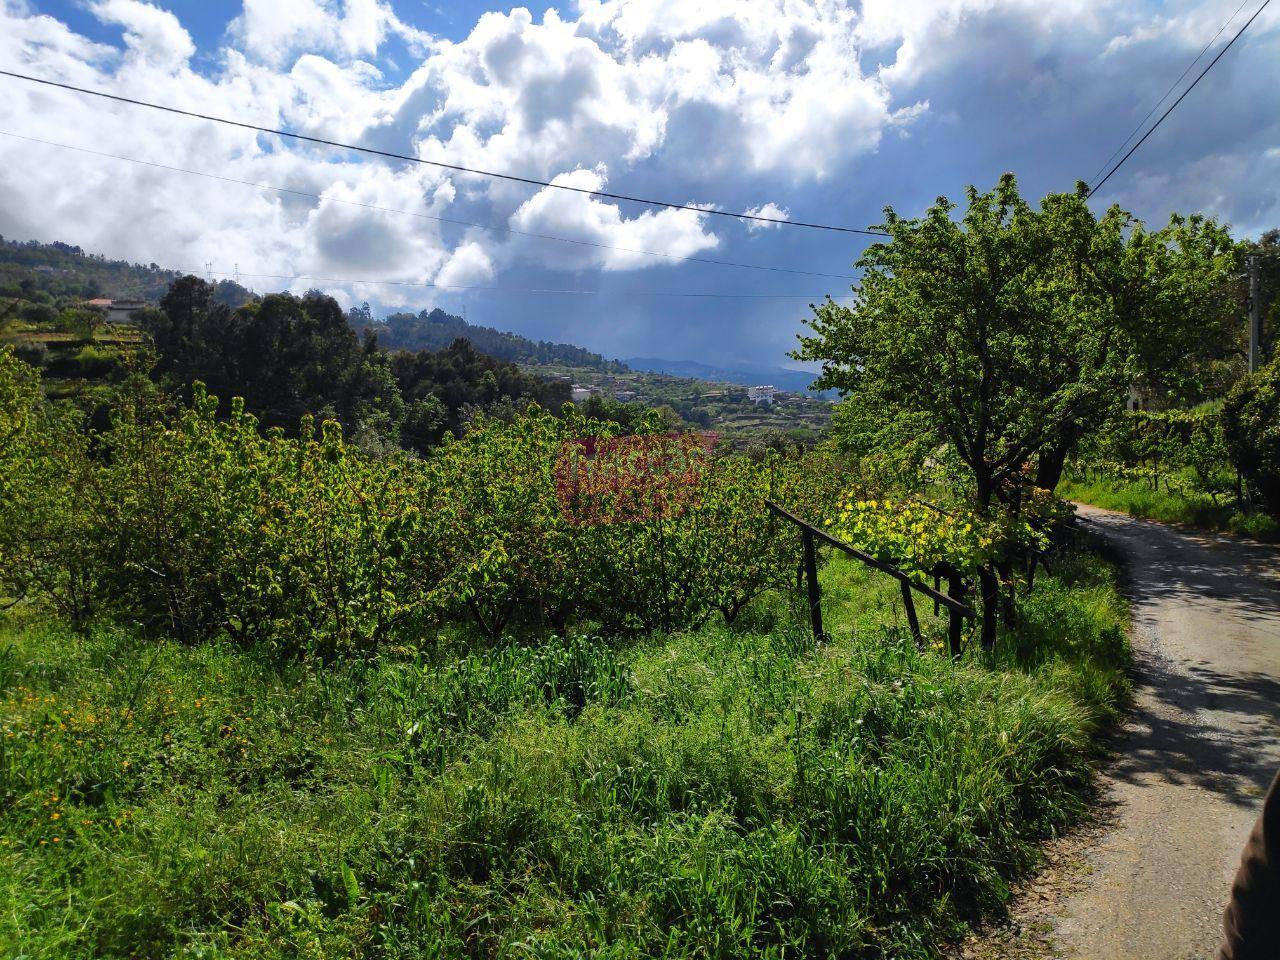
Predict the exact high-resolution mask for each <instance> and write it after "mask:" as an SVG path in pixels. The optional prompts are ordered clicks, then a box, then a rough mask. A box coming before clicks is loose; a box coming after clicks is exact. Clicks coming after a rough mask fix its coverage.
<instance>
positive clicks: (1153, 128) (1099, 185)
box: [1089, 0, 1271, 197]
mask: <svg viewBox="0 0 1280 960" xmlns="http://www.w3.org/2000/svg"><path fill="white" fill-rule="evenodd" d="M1270 2H1271V0H1262V6H1260V7H1258V9H1257V10H1255V11H1254V14H1253V16H1252V17H1250V18H1249V19H1248V20H1246V21H1245V24H1244V26H1243V27H1241V28H1240V29H1239V31H1238V32H1237V33H1236V35H1235V36H1234V37H1232V38H1231V40H1230V41H1228V43H1227V45H1226V46H1225V47H1223V48H1222V49H1221V50H1219V51H1218V55H1217V56H1216V57H1214V58H1213V59H1212V60H1210V61H1209V65H1208V66H1207V67H1205V68H1204V69H1203V70H1201V71H1200V75H1199V76H1198V77H1196V78H1195V80H1193V81H1192V82H1191V86H1189V87H1187V89H1185V90H1183V91H1182V94H1181V95H1180V96H1179V97H1178V99H1177V100H1175V101H1173V103H1172V104H1170V105H1169V109H1168V110H1166V111H1165V112H1164V113H1162V114H1161V115H1160V119H1159V120H1157V121H1156V122H1155V123H1154V124H1153V125H1152V126H1151V129H1150V130H1148V131H1147V132H1146V133H1144V134H1143V135H1142V138H1141V139H1140V140H1139V141H1138V142H1137V143H1135V144H1134V145H1133V146H1132V147H1130V148H1129V152H1128V153H1126V154H1125V155H1124V156H1123V157H1121V158H1120V162H1119V163H1117V164H1116V165H1115V166H1114V167H1112V168H1111V170H1110V172H1108V173H1107V175H1106V176H1105V177H1103V178H1102V179H1101V180H1099V181H1098V183H1097V185H1096V186H1094V187H1093V188H1092V189H1091V190H1090V191H1089V196H1091V197H1092V196H1093V195H1094V194H1095V193H1097V192H1098V191H1099V190H1101V189H1102V185H1103V184H1104V183H1106V182H1107V181H1108V180H1110V179H1111V176H1112V174H1114V173H1115V172H1116V171H1117V170H1119V169H1120V168H1121V167H1122V166H1124V162H1125V161H1126V160H1128V159H1129V158H1130V157H1131V156H1133V155H1134V153H1135V152H1136V151H1137V149H1138V148H1139V147H1140V146H1142V145H1143V144H1144V143H1146V141H1147V137H1149V136H1151V134H1153V133H1155V132H1156V130H1157V129H1159V127H1160V124H1162V123H1164V121H1165V118H1166V117H1168V116H1169V114H1171V113H1173V111H1174V110H1176V109H1177V107H1178V104H1180V103H1181V102H1182V101H1183V100H1184V99H1186V96H1187V94H1189V93H1190V92H1191V91H1192V90H1194V89H1195V88H1196V84H1198V83H1199V82H1200V81H1201V80H1203V79H1204V77H1205V74H1207V73H1208V72H1209V71H1210V70H1212V69H1213V67H1214V64H1216V63H1217V62H1218V61H1219V60H1221V59H1222V57H1223V55H1224V54H1225V53H1226V52H1227V51H1228V50H1230V49H1231V47H1232V46H1233V45H1234V44H1235V42H1236V41H1237V40H1239V39H1240V37H1241V36H1242V35H1243V34H1244V32H1245V31H1246V30H1248V29H1249V25H1250V24H1252V23H1253V21H1255V20H1257V19H1258V15H1259V14H1260V13H1262V11H1263V10H1265V9H1266V8H1267V4H1269V3H1270Z"/></svg>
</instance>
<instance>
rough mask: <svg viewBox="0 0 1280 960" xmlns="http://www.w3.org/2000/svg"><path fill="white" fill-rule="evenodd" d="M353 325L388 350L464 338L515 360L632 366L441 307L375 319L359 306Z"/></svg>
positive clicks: (606, 368)
mask: <svg viewBox="0 0 1280 960" xmlns="http://www.w3.org/2000/svg"><path fill="white" fill-rule="evenodd" d="M351 325H352V326H354V327H356V328H357V329H360V328H362V327H363V328H365V329H368V330H372V331H373V332H374V333H376V334H377V335H378V343H379V344H381V345H382V346H383V347H385V348H387V349H388V350H440V349H442V348H444V347H447V346H448V345H449V344H451V343H453V341H454V340H456V339H457V338H458V337H463V338H464V339H467V340H470V341H471V342H472V343H473V344H474V345H475V347H476V349H477V350H479V351H480V352H481V353H487V354H488V355H489V356H491V357H497V358H498V359H499V360H509V361H511V362H512V363H521V364H539V365H542V364H561V365H564V366H571V367H587V368H590V369H592V370H599V371H602V372H605V373H626V372H627V371H628V370H629V369H630V368H629V367H628V366H627V365H626V364H625V363H622V362H620V361H618V360H607V359H605V358H604V357H602V356H601V355H600V354H598V353H592V352H591V351H590V350H586V349H584V348H583V347H576V346H574V345H573V344H571V343H551V342H550V341H547V340H530V339H529V338H528V337H522V336H520V335H519V334H517V333H507V332H505V331H502V330H495V329H494V328H493V327H482V326H478V325H476V324H473V323H467V321H466V320H464V319H462V317H456V316H454V315H453V314H450V313H445V312H444V311H443V310H440V309H439V308H437V309H435V310H430V311H428V310H423V311H422V312H420V313H416V314H414V313H393V314H392V315H391V316H389V317H387V318H386V319H385V320H380V321H377V320H374V319H372V317H371V316H370V315H369V312H368V309H367V307H365V308H357V309H356V310H352V311H351Z"/></svg>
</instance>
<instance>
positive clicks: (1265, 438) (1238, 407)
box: [1222, 360, 1280, 518]
mask: <svg viewBox="0 0 1280 960" xmlns="http://www.w3.org/2000/svg"><path fill="white" fill-rule="evenodd" d="M1222 425H1223V432H1224V433H1225V436H1226V444H1227V449H1228V451H1229V452H1230V455H1231V460H1232V463H1234V464H1235V466H1236V468H1237V469H1238V470H1239V471H1240V473H1241V474H1242V475H1243V476H1244V477H1245V479H1246V480H1247V481H1248V483H1249V485H1250V487H1251V488H1252V489H1253V490H1254V491H1256V492H1257V494H1258V496H1259V498H1261V500H1262V502H1263V503H1264V504H1265V505H1266V507H1267V510H1268V512H1270V514H1271V515H1272V516H1273V517H1277V518H1280V360H1273V361H1272V362H1271V363H1270V364H1268V365H1267V366H1266V367H1264V368H1263V369H1262V370H1260V371H1258V372H1257V373H1256V374H1252V375H1250V376H1247V377H1244V378H1242V379H1241V380H1240V381H1239V382H1237V383H1236V385H1235V386H1234V387H1232V388H1231V392H1230V393H1228V394H1227V398H1226V400H1225V401H1223V404H1222Z"/></svg>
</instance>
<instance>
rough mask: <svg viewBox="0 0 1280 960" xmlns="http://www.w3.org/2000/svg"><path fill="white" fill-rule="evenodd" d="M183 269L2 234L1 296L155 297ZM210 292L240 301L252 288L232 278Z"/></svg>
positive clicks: (38, 298) (223, 299)
mask: <svg viewBox="0 0 1280 960" xmlns="http://www.w3.org/2000/svg"><path fill="white" fill-rule="evenodd" d="M181 275H182V274H180V273H179V272H178V271H176V270H166V269H164V268H162V267H161V266H160V265H159V264H155V263H148V264H142V263H130V262H129V261H127V260H108V259H107V258H106V257H104V256H102V255H101V254H95V253H85V252H84V250H82V249H81V248H80V247H73V246H71V245H70V244H66V243H56V242H55V243H37V242H36V241H35V240H27V241H20V240H6V239H4V238H3V237H0V296H3V297H21V298H23V299H26V300H33V301H36V302H45V303H49V302H52V301H53V300H56V299H59V298H68V297H78V298H81V299H86V300H88V299H93V298H95V297H107V298H109V299H112V300H152V301H154V300H159V299H160V298H161V297H162V296H164V294H165V292H166V291H167V290H168V289H169V285H170V284H171V283H173V282H174V281H175V280H177V279H178V277H180V276H181ZM212 286H213V298H214V300H216V301H217V302H219V303H225V304H227V305H229V306H233V307H238V306H239V305H240V304H242V303H245V302H247V301H248V300H249V299H250V298H251V297H252V296H253V294H252V293H251V292H250V291H249V290H246V289H245V288H244V287H242V286H240V285H239V284H238V283H233V282H232V281H230V280H220V281H218V282H217V283H214V284H213V285H212Z"/></svg>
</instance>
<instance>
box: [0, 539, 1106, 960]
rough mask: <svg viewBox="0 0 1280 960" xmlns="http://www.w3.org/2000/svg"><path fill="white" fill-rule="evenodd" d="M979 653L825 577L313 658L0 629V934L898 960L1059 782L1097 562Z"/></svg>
mask: <svg viewBox="0 0 1280 960" xmlns="http://www.w3.org/2000/svg"><path fill="white" fill-rule="evenodd" d="M1055 573H1056V574H1057V575H1056V576H1054V577H1047V578H1045V579H1044V580H1043V581H1042V582H1041V584H1040V585H1039V587H1038V588H1037V591H1036V594H1035V595H1034V597H1033V598H1032V599H1031V600H1030V601H1029V602H1028V603H1027V605H1026V607H1025V609H1024V610H1023V620H1022V623H1021V626H1020V627H1019V629H1018V630H1017V631H1016V632H1013V633H1011V634H1009V635H1007V636H1005V637H1004V638H1003V639H1002V643H1001V646H1000V648H999V650H997V651H996V653H995V654H993V655H991V656H990V657H987V658H981V657H971V658H969V659H968V660H966V661H965V662H963V663H959V664H954V663H951V662H950V661H948V660H946V659H944V658H942V657H940V656H939V655H938V654H936V653H935V652H933V651H929V652H926V653H923V654H922V653H919V652H917V651H916V650H915V648H914V646H913V645H912V644H911V643H910V642H908V641H907V640H906V639H905V637H904V634H903V631H902V630H901V629H900V628H895V627H893V626H892V623H893V622H894V620H895V618H896V617H897V616H898V613H897V611H896V609H895V603H894V600H893V590H892V589H890V588H888V587H887V586H886V585H883V584H881V583H879V582H878V581H873V580H871V579H869V578H868V576H867V575H866V574H864V573H863V572H862V571H861V569H860V568H856V567H853V566H850V565H847V564H845V563H843V562H835V563H832V564H831V565H830V566H828V567H827V568H826V570H825V571H824V580H825V586H826V602H827V607H828V621H829V625H830V626H831V627H832V629H833V632H834V636H835V639H834V640H833V641H832V642H831V643H829V644H827V645H824V646H822V647H819V648H815V647H814V646H813V645H812V644H811V643H810V642H809V640H808V639H807V637H806V633H805V631H804V629H803V627H802V626H800V625H799V623H798V622H797V621H798V618H796V617H795V616H794V615H793V614H794V612H795V611H792V610H790V609H789V603H788V601H787V600H786V598H781V597H773V598H767V599H766V600H765V601H763V602H761V603H759V604H757V605H756V606H755V607H753V608H750V609H749V610H748V611H746V612H745V613H744V614H743V617H742V618H741V622H740V623H738V624H737V625H735V627H734V628H732V629H730V628H725V627H722V626H715V627H708V628H706V629H704V630H701V631H697V632H692V633H688V634H681V635H676V636H670V637H660V638H652V639H649V640H646V641H642V642H639V643H636V644H634V645H631V646H626V647H620V646H615V645H611V644H609V643H606V642H603V641H599V640H594V641H593V640H583V639H576V640H568V641H553V642H550V643H547V644H545V645H543V646H540V647H537V648H527V647H509V648H499V649H489V650H483V651H479V652H476V651H471V652H468V651H467V650H465V649H460V648H459V647H458V646H457V645H456V644H452V645H450V646H449V647H448V649H447V651H446V650H440V651H437V652H433V653H432V654H430V655H429V654H427V653H420V652H414V651H399V652H389V653H388V654H386V655H385V656H383V657H382V658H381V659H379V660H377V661H375V662H371V663H364V664H351V665H346V666H340V667H336V668H325V669H323V670H321V669H316V668H311V667H309V666H306V665H296V664H295V665H287V666H280V665H278V664H272V663H269V662H266V661H264V660H261V659H259V658H258V657H256V656H255V655H254V654H253V653H251V652H245V651H242V650H239V649H236V648H233V647H230V646H203V647H198V648H182V647H178V646H176V645H171V644H170V645H160V646H156V645H154V644H152V645H148V644H146V643H143V642H142V641H141V640H139V639H138V638H137V637H136V636H134V635H133V634H131V633H130V632H128V631H124V630H117V629H110V628H103V629H99V630H97V631H95V632H94V633H92V635H91V636H89V637H87V638H78V637H76V636H74V635H72V634H71V633H70V632H68V631H67V630H66V629H64V628H62V627H61V626H59V625H58V624H55V623H51V622H48V621H45V620H40V619H36V618H34V617H32V616H30V615H25V616H24V615H13V614H11V615H10V617H9V619H8V620H6V621H3V622H0V955H5V956H24V957H29V958H36V957H49V958H53V957H58V958H63V957H67V958H78V957H86V958H87V957H117V956H119V957H124V956H129V957H144V958H145V957H170V956H178V955H181V956H190V957H206V958H211V957H246V958H247V957H255V958H258V957H286V956H288V957H295V956H309V957H317V958H320V957H339V956H341V957H356V956H359V957H380V958H392V957H410V956H412V957H423V956H427V957H430V956H442V957H443V956H447V957H455V956H534V957H579V956H592V957H651V956H668V957H686V956H688V957H693V956H698V957H744V956H762V957H763V956H771V957H782V956H815V957H816V956H831V955H841V956H868V957H889V956H892V957H925V956H931V955H933V953H934V950H935V948H936V945H937V944H938V943H939V942H940V941H942V940H944V939H946V938H948V937H951V936H954V935H956V934H957V933H958V932H959V931H960V930H961V928H962V925H963V924H964V923H965V922H966V921H967V920H968V919H969V918H971V917H972V916H973V915H975V914H976V913H978V912H981V911H984V910H988V909H992V908H995V907H997V906H998V905H999V904H1000V903H1001V902H1002V901H1003V899H1004V897H1005V896H1006V894H1007V886H1006V884H1007V882H1008V880H1009V878H1011V877H1012V876H1014V875H1015V874H1017V873H1018V872H1019V871H1021V870H1024V869H1026V868H1027V867H1028V866H1030V865H1031V864H1033V862H1034V860H1035V857H1036V849H1037V848H1036V843H1037V841H1038V840H1040V839H1041V838H1043V837H1045V836H1046V835H1049V834H1051V833H1052V832H1053V831H1054V830H1055V829H1057V828H1058V827H1059V826H1060V825H1062V824H1063V823H1065V822H1067V821H1068V820H1070V819H1071V818H1072V817H1073V816H1074V815H1076V814H1077V813H1078V812H1079V811H1080V809H1081V806H1082V804H1083V802H1084V800H1083V796H1084V793H1085V790H1086V784H1087V782H1088V777H1089V769H1090V761H1091V757H1092V747H1091V738H1092V736H1093V734H1094V733H1095V732H1096V730H1097V728H1098V726H1099V725H1100V724H1102V723H1105V722H1106V721H1107V719H1108V718H1109V717H1110V716H1111V713H1112V711H1113V710H1114V709H1115V705H1116V703H1117V701H1118V700H1119V698H1120V697H1121V695H1122V693H1123V689H1124V680H1123V666H1124V664H1125V658H1126V651H1127V647H1126V644H1125V640H1124V634H1123V624H1124V617H1125V611H1124V608H1123V605H1122V603H1121V601H1120V599H1119V596H1118V594H1117V592H1116V590H1115V587H1114V584H1113V582H1112V578H1111V575H1110V572H1109V570H1108V569H1107V568H1106V567H1104V566H1103V565H1102V564H1101V563H1100V562H1099V561H1097V560H1094V559H1089V558H1078V559H1076V560H1074V561H1071V562H1069V563H1064V564H1062V565H1061V566H1060V567H1059V568H1058V569H1057V570H1056V571H1055Z"/></svg>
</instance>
